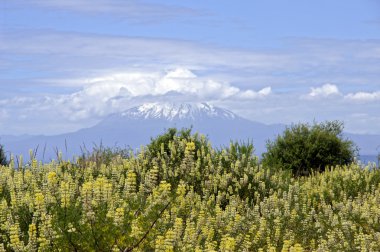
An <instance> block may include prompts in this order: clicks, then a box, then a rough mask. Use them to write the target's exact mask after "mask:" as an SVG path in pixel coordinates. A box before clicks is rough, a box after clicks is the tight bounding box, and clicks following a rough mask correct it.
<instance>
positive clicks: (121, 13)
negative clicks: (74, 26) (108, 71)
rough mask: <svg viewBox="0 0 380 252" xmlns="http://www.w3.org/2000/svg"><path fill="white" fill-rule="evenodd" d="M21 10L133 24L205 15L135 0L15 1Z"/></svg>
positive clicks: (180, 7) (182, 8)
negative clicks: (77, 14) (109, 18)
mask: <svg viewBox="0 0 380 252" xmlns="http://www.w3.org/2000/svg"><path fill="white" fill-rule="evenodd" d="M12 4H16V5H18V6H19V7H20V8H21V7H25V6H37V7H40V8H45V9H54V10H59V11H62V10H67V11H71V12H80V13H87V14H91V15H93V14H95V15H103V14H104V15H110V14H112V15H113V17H114V18H123V19H126V20H129V21H133V22H139V23H141V22H165V21H169V20H173V19H182V18H184V17H189V16H191V17H194V16H200V15H203V13H202V12H201V11H200V10H196V9H193V8H189V7H184V6H181V5H180V4H163V3H160V4H158V3H152V2H148V1H134V0H91V3H90V4H89V2H88V1H87V0H54V1H49V0H14V1H12Z"/></svg>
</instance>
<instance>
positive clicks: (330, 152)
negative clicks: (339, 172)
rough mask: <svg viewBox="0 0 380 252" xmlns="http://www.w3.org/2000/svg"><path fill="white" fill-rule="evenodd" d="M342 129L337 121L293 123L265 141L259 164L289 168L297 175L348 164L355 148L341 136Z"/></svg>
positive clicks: (341, 125) (351, 160)
mask: <svg viewBox="0 0 380 252" xmlns="http://www.w3.org/2000/svg"><path fill="white" fill-rule="evenodd" d="M342 131H343V123H342V122H339V121H327V122H324V123H319V124H317V123H314V124H313V125H309V124H304V123H299V124H296V125H293V126H291V127H290V128H286V130H285V131H284V133H283V134H282V135H279V136H278V137H277V138H276V139H275V140H274V141H268V142H267V152H266V153H264V154H263V159H262V163H263V165H266V166H271V167H274V168H282V169H289V170H291V171H292V172H293V174H294V175H297V176H298V175H308V174H310V173H311V171H324V170H325V169H326V168H327V167H329V166H336V165H345V164H349V163H351V162H353V161H354V158H355V157H356V155H357V152H358V151H357V147H356V145H355V144H354V143H353V142H352V141H350V140H348V139H344V138H343V135H342Z"/></svg>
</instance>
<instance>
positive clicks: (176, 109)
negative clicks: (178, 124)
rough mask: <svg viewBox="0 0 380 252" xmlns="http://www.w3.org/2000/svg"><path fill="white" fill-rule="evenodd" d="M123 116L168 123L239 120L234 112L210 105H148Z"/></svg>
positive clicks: (122, 114)
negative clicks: (159, 120) (162, 120)
mask: <svg viewBox="0 0 380 252" xmlns="http://www.w3.org/2000/svg"><path fill="white" fill-rule="evenodd" d="M121 116H122V117H128V118H134V119H137V118H138V119H142V118H143V119H165V120H168V121H175V120H197V119H201V118H220V119H225V120H233V119H235V118H237V116H236V115H235V114H234V113H233V112H231V111H229V110H227V109H222V108H218V107H214V106H212V105H210V104H208V103H186V104H182V103H146V104H143V105H141V106H138V107H134V108H131V109H129V110H127V111H125V112H123V113H121Z"/></svg>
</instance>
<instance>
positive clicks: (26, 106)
mask: <svg viewBox="0 0 380 252" xmlns="http://www.w3.org/2000/svg"><path fill="white" fill-rule="evenodd" d="M270 93H271V88H270V87H266V88H263V89H261V90H259V91H254V90H251V89H248V90H241V89H240V88H238V87H236V86H234V85H231V84H230V83H227V82H219V81H217V80H212V79H209V78H203V77H199V76H197V75H196V74H194V73H193V72H192V71H190V70H188V69H186V68H181V67H179V68H175V69H174V70H170V71H166V72H162V71H161V72H142V71H139V72H125V73H115V74H108V75H105V76H100V77H96V78H92V79H89V80H87V83H86V84H85V86H84V87H83V88H82V89H81V90H79V91H77V92H73V93H71V94H61V95H44V96H42V97H41V96H37V97H14V98H12V99H8V100H3V101H0V104H6V106H7V107H8V108H9V107H11V110H20V115H21V114H22V115H23V116H24V117H23V118H24V119H25V120H27V119H28V116H26V117H25V115H29V116H30V117H32V116H33V115H34V114H36V113H37V114H38V113H40V114H41V112H43V114H46V115H49V114H50V115H53V114H59V115H60V116H61V117H62V119H66V120H69V121H71V122H76V121H84V120H87V119H91V118H92V119H94V118H102V117H104V116H106V115H108V114H111V113H117V112H121V111H124V110H126V109H128V108H129V107H130V106H132V105H133V106H135V105H139V104H140V103H143V102H152V101H157V100H158V99H165V97H167V98H166V99H169V97H170V99H171V98H173V95H174V96H175V98H176V99H178V101H180V102H181V101H183V102H188V101H225V100H236V99H239V100H242V99H244V100H254V99H258V98H264V97H266V96H268V95H269V94H270Z"/></svg>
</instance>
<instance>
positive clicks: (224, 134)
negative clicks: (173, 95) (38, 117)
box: [2, 103, 380, 160]
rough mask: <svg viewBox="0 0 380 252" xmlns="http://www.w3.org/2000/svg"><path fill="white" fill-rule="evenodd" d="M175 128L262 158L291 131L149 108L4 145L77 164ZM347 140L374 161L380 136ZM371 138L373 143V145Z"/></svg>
mask: <svg viewBox="0 0 380 252" xmlns="http://www.w3.org/2000/svg"><path fill="white" fill-rule="evenodd" d="M171 127H177V128H190V127H191V128H192V129H193V132H199V133H201V134H204V135H206V136H207V137H208V138H209V140H210V141H211V143H212V144H213V145H214V146H215V147H220V146H222V145H228V144H229V143H230V141H231V140H233V141H245V142H246V141H248V140H249V141H252V142H253V144H254V146H255V153H256V154H257V155H261V153H263V152H264V151H265V144H266V142H267V140H268V139H274V138H275V137H276V136H277V135H278V134H280V133H281V132H282V131H283V130H284V129H285V125H281V124H275V125H266V124H263V123H259V122H254V121H250V120H247V119H244V118H242V117H240V116H238V115H236V114H234V113H233V112H231V111H229V110H226V109H223V108H219V107H215V106H212V105H210V104H207V103H187V104H178V103H146V104H143V105H141V106H138V107H134V108H130V109H127V110H125V111H124V112H122V113H118V114H113V115H110V116H108V117H107V118H105V119H104V120H103V121H101V122H99V123H98V124H97V125H95V126H93V127H91V128H86V129H81V130H79V131H77V132H74V133H67V134H62V135H57V136H20V137H9V136H4V137H2V144H3V145H4V146H5V149H6V150H7V151H9V152H12V153H15V154H22V155H24V156H26V157H28V155H29V154H28V153H29V149H35V148H37V146H38V147H39V150H38V152H37V158H38V159H44V160H50V159H52V158H55V156H56V149H59V150H61V151H62V152H63V154H64V156H66V158H71V157H72V156H73V155H79V154H80V153H81V151H82V150H83V149H85V148H86V149H88V150H90V151H91V150H92V148H93V147H94V144H95V145H98V146H99V145H100V144H103V145H104V146H110V147H113V146H118V147H127V146H129V147H131V148H133V149H136V148H139V147H140V146H141V145H145V144H148V143H149V142H150V140H151V138H152V137H155V136H157V135H159V134H162V133H163V132H164V131H165V129H168V128H171ZM347 136H349V138H351V139H354V141H355V142H358V144H359V147H360V148H361V150H362V152H361V154H371V155H373V153H371V152H370V151H371V150H372V149H376V143H377V144H378V142H379V141H380V136H366V135H364V136H362V135H354V134H347ZM368 138H370V139H371V141H368ZM363 139H364V140H365V141H364V140H363ZM361 140H363V141H361ZM362 143H364V144H362ZM44 149H45V151H43V150H44Z"/></svg>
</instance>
